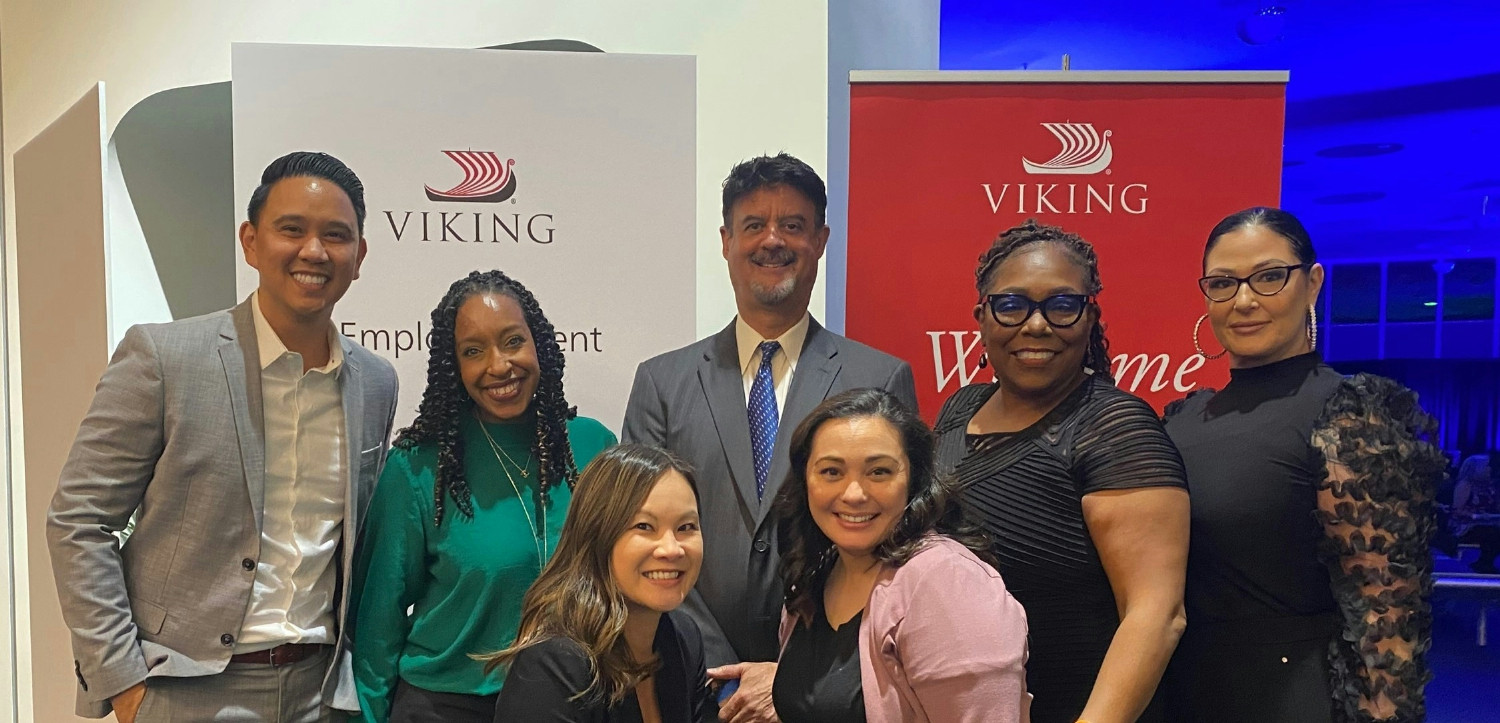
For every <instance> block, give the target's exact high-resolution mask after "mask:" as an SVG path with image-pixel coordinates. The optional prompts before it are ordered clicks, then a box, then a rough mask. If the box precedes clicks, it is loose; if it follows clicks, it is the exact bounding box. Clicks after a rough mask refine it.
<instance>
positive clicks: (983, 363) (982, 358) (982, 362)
mask: <svg viewBox="0 0 1500 723" xmlns="http://www.w3.org/2000/svg"><path fill="white" fill-rule="evenodd" d="M989 365H990V355H989V354H980V355H979V368H980V369H983V368H985V367H987V366H989Z"/></svg>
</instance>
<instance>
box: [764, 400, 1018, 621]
mask: <svg viewBox="0 0 1500 723" xmlns="http://www.w3.org/2000/svg"><path fill="white" fill-rule="evenodd" d="M855 417H878V418H880V419H884V420H885V421H886V422H888V423H889V424H890V425H891V426H892V427H895V429H896V431H897V433H899V434H900V436H901V448H902V450H903V451H905V452H906V459H907V461H908V463H909V464H910V465H911V467H910V471H909V472H908V475H907V482H906V484H907V497H906V510H905V511H904V512H902V513H901V519H900V520H897V521H896V524H895V526H894V527H893V528H892V530H891V535H890V537H888V538H886V539H885V540H884V541H882V542H881V543H880V544H879V545H877V546H876V547H875V551H874V557H875V559H876V560H879V561H880V562H882V563H885V564H888V565H893V566H897V567H899V566H901V565H904V564H906V561H907V560H910V559H911V557H912V556H913V555H915V554H917V552H918V551H919V550H921V549H922V546H923V544H924V540H923V539H922V538H923V537H925V536H926V535H928V534H931V533H938V534H942V535H947V536H948V537H951V538H953V539H955V540H957V541H958V542H960V543H962V544H963V545H964V546H965V547H967V548H969V549H970V550H973V551H974V554H976V555H978V556H979V557H980V558H981V559H983V560H984V561H985V562H988V563H990V564H991V565H994V564H996V562H995V559H994V557H993V555H992V554H991V552H990V546H989V542H988V540H986V539H985V537H984V535H983V534H982V533H981V532H980V531H979V528H978V527H977V526H975V525H973V524H971V523H970V522H968V521H967V520H966V519H965V517H964V513H963V508H962V507H961V505H960V504H959V499H958V494H957V489H956V488H955V487H954V486H953V483H952V481H951V480H950V479H949V478H946V477H941V476H939V475H938V472H937V460H936V449H935V439H934V437H933V435H932V429H931V428H929V427H928V426H927V423H926V422H923V421H922V418H921V417H918V416H917V414H916V412H914V411H912V410H911V409H910V408H908V407H907V406H906V405H905V404H903V403H901V400H899V399H897V398H896V397H895V396H894V395H892V394H891V393H890V392H887V391H885V390H884V389H874V388H869V389H851V390H849V391H847V392H843V393H841V394H838V395H835V396H832V397H829V398H828V399H826V400H824V401H823V403H822V404H819V405H818V406H817V408H816V409H814V410H813V411H812V413H811V414H809V415H807V418H806V419H803V420H802V423H801V424H799V425H797V431H795V432H793V433H792V443H791V460H792V467H791V470H790V471H788V472H787V475H786V481H785V482H783V483H782V485H781V492H780V493H779V494H777V496H776V508H775V509H776V513H777V517H778V524H779V529H780V534H781V542H782V554H781V568H780V572H781V581H782V585H783V586H784V588H785V592H786V609H787V611H788V612H790V613H792V614H794V615H797V616H798V617H799V618H801V619H802V620H804V621H811V620H812V619H813V615H814V614H815V613H816V610H817V605H818V602H819V601H818V591H819V590H820V589H822V587H823V581H824V580H825V579H826V578H827V576H828V572H829V571H830V570H831V569H832V568H833V561H834V559H835V558H836V557H837V554H836V553H835V552H834V550H835V548H834V546H833V541H832V540H829V539H828V536H827V535H825V534H823V530H822V529H821V528H819V527H818V524H817V523H816V522H815V521H813V518H812V512H811V510H809V509H808V506H807V463H808V460H809V458H811V456H812V445H813V438H814V437H816V436H817V434H818V430H819V429H821V428H822V427H823V424H824V423H825V422H828V421H829V420H833V419H851V418H855Z"/></svg>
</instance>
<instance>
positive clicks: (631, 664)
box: [476, 444, 698, 705]
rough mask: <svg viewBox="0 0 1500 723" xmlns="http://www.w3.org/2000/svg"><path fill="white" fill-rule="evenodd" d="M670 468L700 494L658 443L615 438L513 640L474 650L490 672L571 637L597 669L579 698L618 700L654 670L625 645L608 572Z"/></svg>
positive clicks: (596, 465)
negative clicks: (551, 641) (479, 652)
mask: <svg viewBox="0 0 1500 723" xmlns="http://www.w3.org/2000/svg"><path fill="white" fill-rule="evenodd" d="M671 471H675V472H677V473H678V474H680V475H682V477H683V478H684V479H686V480H687V482H688V486H689V487H692V489H693V496H694V497H697V496H698V485H697V483H696V482H695V481H694V480H693V471H692V469H691V468H690V467H688V465H687V464H686V463H685V462H683V461H682V460H681V459H678V458H677V457H676V456H674V455H673V454H672V453H670V452H667V451H666V450H663V449H658V448H656V447H650V446H647V445H643V444H617V445H615V446H613V447H609V448H608V449H605V450H604V451H603V452H600V453H599V456H597V457H595V458H594V460H593V461H592V462H589V463H588V466H586V467H584V468H583V474H582V475H581V476H580V477H579V479H578V487H577V489H576V491H575V493H574V495H573V500H572V502H571V503H570V504H569V509H568V517H567V520H566V521H564V522H563V528H562V534H561V535H560V536H559V537H558V539H557V551H556V552H554V553H553V554H552V559H551V560H549V561H548V562H547V566H546V568H545V569H543V570H542V574H541V576H539V577H537V579H536V582H533V583H532V584H531V588H530V589H529V590H527V591H526V598H525V599H524V600H523V601H522V603H521V626H520V631H519V632H518V633H517V635H516V640H515V642H514V643H512V644H511V645H510V647H508V648H506V649H504V650H501V651H499V652H494V653H489V654H486V655H481V656H476V657H477V658H478V659H479V660H482V661H484V663H485V666H484V670H485V672H486V673H488V672H490V671H492V670H494V669H495V668H498V667H500V666H504V665H509V664H510V663H512V662H514V661H515V659H516V656H517V655H520V654H521V652H522V651H524V650H526V649H527V648H530V647H531V646H533V645H536V644H537V643H540V642H543V641H545V640H549V639H551V638H567V639H568V640H572V641H573V642H575V643H577V644H578V646H579V647H581V648H583V650H584V652H585V653H586V654H587V656H588V659H589V668H590V672H591V673H592V674H593V680H591V681H590V683H589V685H588V687H586V688H584V689H583V690H581V691H579V692H578V694H577V695H575V696H574V698H575V699H577V698H588V699H597V700H601V701H608V704H610V705H613V704H615V703H618V702H619V701H620V700H621V699H623V698H624V697H625V696H626V694H627V693H629V692H630V690H631V689H632V688H634V687H635V685H636V684H637V683H639V682H641V680H643V679H644V678H645V677H646V676H647V675H650V674H651V672H652V671H653V670H654V669H655V668H656V665H655V664H654V663H641V662H637V661H636V660H635V659H634V658H632V657H631V655H630V650H629V648H628V647H627V645H626V643H625V621H626V619H627V618H628V617H629V613H630V610H629V608H628V605H627V603H626V599H625V594H624V593H622V592H621V591H620V586H619V585H618V584H617V583H616V582H615V579H614V576H613V575H612V574H611V573H610V558H611V556H612V555H613V553H614V549H615V543H616V542H617V541H618V540H619V539H620V535H621V534H623V533H624V532H625V529H626V528H627V527H628V526H629V525H630V521H631V520H632V519H633V518H634V517H635V514H636V513H637V512H639V511H640V509H641V506H642V505H644V504H646V498H647V497H649V496H651V490H652V489H654V488H655V487H656V483H657V482H659V481H661V478H662V476H663V475H665V474H666V473H667V472H671Z"/></svg>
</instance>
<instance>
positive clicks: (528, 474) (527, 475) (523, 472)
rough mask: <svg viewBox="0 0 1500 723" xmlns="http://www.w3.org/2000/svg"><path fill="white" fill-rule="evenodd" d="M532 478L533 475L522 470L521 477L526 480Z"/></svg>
mask: <svg viewBox="0 0 1500 723" xmlns="http://www.w3.org/2000/svg"><path fill="white" fill-rule="evenodd" d="M530 476H531V473H530V472H527V471H526V469H525V468H522V469H521V477H522V478H526V477H530Z"/></svg>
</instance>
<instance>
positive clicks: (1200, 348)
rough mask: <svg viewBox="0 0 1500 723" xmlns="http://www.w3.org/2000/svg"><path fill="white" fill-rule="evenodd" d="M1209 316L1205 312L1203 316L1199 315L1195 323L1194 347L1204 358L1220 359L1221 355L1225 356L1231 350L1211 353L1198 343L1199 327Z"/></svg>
mask: <svg viewBox="0 0 1500 723" xmlns="http://www.w3.org/2000/svg"><path fill="white" fill-rule="evenodd" d="M1207 318H1208V314H1206V313H1205V314H1204V315H1203V316H1200V317H1198V321H1197V323H1195V324H1193V348H1194V349H1197V350H1198V354H1199V355H1200V356H1202V357H1203V358H1204V359H1218V358H1219V357H1221V356H1224V353H1225V352H1227V351H1229V350H1228V349H1223V350H1221V351H1219V353H1218V354H1209V353H1208V352H1206V351H1203V345H1201V344H1199V343H1198V328H1199V327H1201V326H1203V320H1204V319H1207Z"/></svg>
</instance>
